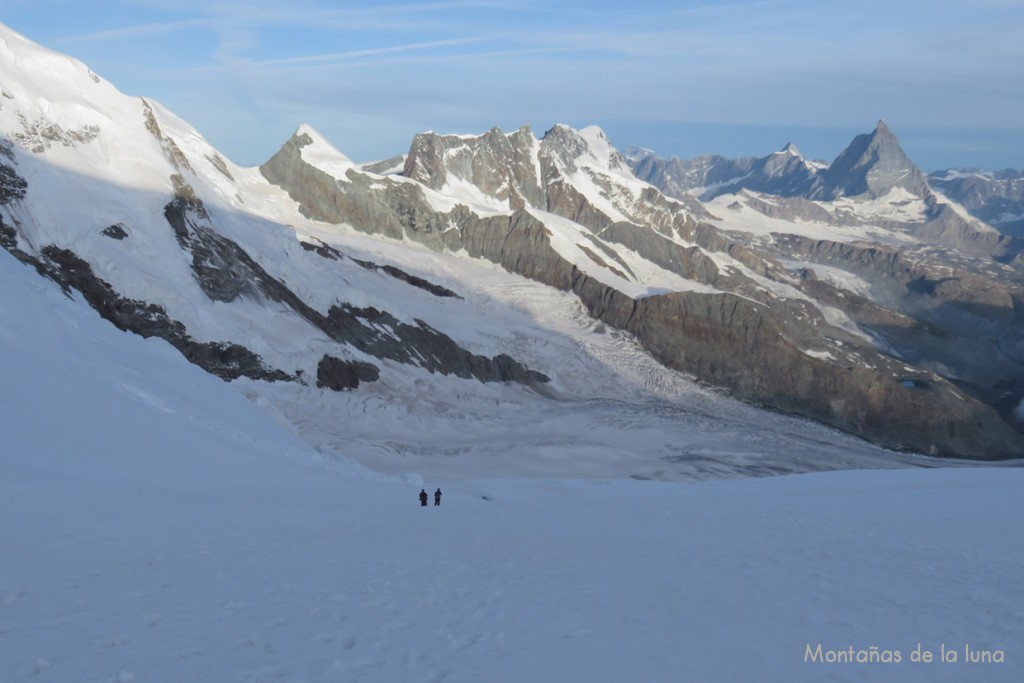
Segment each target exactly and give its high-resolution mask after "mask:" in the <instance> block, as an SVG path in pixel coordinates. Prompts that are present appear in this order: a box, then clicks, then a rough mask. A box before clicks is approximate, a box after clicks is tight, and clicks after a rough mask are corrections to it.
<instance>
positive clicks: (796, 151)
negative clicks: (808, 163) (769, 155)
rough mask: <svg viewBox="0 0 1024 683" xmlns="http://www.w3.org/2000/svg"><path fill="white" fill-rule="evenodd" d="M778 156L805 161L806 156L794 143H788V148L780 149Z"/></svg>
mask: <svg viewBox="0 0 1024 683" xmlns="http://www.w3.org/2000/svg"><path fill="white" fill-rule="evenodd" d="M776 154H787V155H789V156H794V157H799V158H801V159H803V157H804V155H803V154H801V153H800V150H799V149H797V148H796V145H794V144H793V143H792V142H787V143H786V146H785V147H783V148H782V149H780V150H779V151H778V152H776Z"/></svg>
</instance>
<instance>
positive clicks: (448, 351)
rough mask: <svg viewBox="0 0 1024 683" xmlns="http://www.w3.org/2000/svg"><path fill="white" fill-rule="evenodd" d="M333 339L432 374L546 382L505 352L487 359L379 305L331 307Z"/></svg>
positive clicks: (327, 323)
mask: <svg viewBox="0 0 1024 683" xmlns="http://www.w3.org/2000/svg"><path fill="white" fill-rule="evenodd" d="M322 329H324V331H326V332H327V333H328V334H330V336H331V338H333V339H334V340H335V341H338V342H341V343H346V344H351V345H352V346H353V347H354V348H356V349H359V350H360V351H362V352H363V353H366V354H368V355H371V356H375V357H377V358H386V359H389V360H393V361H397V362H399V363H405V364H408V365H416V366H419V367H421V368H424V369H426V370H429V371H430V372H436V373H440V374H442V375H455V376H456V377H462V378H463V379H470V378H475V379H478V380H480V381H481V382H519V383H521V384H533V383H545V382H548V381H550V379H549V378H548V377H547V376H546V375H544V374H543V373H540V372H537V371H535V370H529V369H527V368H526V367H524V366H523V365H522V364H520V363H519V362H517V361H515V360H514V359H512V358H510V357H509V356H506V355H504V354H501V355H498V356H495V357H494V358H488V357H486V356H481V355H478V354H474V353H470V352H469V351H467V350H465V349H463V348H462V347H460V346H459V345H458V344H457V343H456V342H455V341H454V340H453V339H452V338H451V337H449V336H448V335H446V334H444V333H443V332H440V331H438V330H436V329H434V328H433V327H431V326H430V325H428V324H426V323H425V322H423V321H422V320H415V321H414V324H409V323H404V322H401V321H400V320H398V319H397V318H395V317H394V316H393V315H391V314H390V313H387V312H384V311H379V310H377V309H376V308H358V307H355V306H352V305H350V304H343V305H337V306H332V307H331V309H330V311H328V314H327V318H326V321H325V323H324V326H323V327H322Z"/></svg>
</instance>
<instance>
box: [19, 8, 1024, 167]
mask: <svg viewBox="0 0 1024 683" xmlns="http://www.w3.org/2000/svg"><path fill="white" fill-rule="evenodd" d="M8 5H9V7H8V8H7V9H5V13H4V17H3V21H4V22H5V23H6V24H7V25H8V26H10V27H11V28H12V29H14V30H15V31H18V32H19V33H22V34H23V35H25V36H26V37H27V38H29V39H30V40H33V41H35V42H38V43H40V44H42V45H44V46H46V47H48V48H50V49H53V50H57V51H60V52H64V53H66V54H69V55H70V56H72V57H75V58H77V59H79V60H81V61H83V62H85V63H86V64H88V65H89V66H90V67H91V68H92V69H93V70H94V71H96V72H97V73H98V74H100V75H102V76H103V77H104V78H106V79H107V80H109V81H110V82H111V83H113V84H114V85H115V86H116V87H118V88H119V89H120V90H122V91H124V92H126V93H128V94H132V95H145V96H146V97H149V98H152V99H155V100H157V101H159V102H161V103H162V104H164V105H165V106H167V107H168V108H170V109H171V110H172V111H174V112H175V113H177V114H178V115H180V116H182V117H183V118H184V119H186V120H187V121H189V122H190V123H191V124H193V125H194V126H195V127H196V128H197V129H198V130H199V131H200V132H201V133H202V134H203V135H204V136H205V137H206V138H207V139H208V140H210V142H211V143H212V144H213V145H214V146H216V147H217V148H218V149H220V150H221V151H222V152H224V153H225V154H226V155H227V156H229V157H230V158H231V159H233V160H234V161H236V162H238V163H241V164H245V165H256V164H260V163H262V162H263V161H265V160H266V159H268V158H269V157H270V156H271V155H272V154H273V153H274V152H275V151H276V150H277V149H278V147H279V146H280V145H281V144H282V143H283V142H284V141H285V140H287V139H288V137H289V136H290V135H291V134H292V132H293V131H294V130H295V129H296V128H297V127H298V125H299V124H301V123H308V124H310V125H312V126H313V127H314V128H316V129H317V130H319V131H320V132H321V133H323V134H324V136H326V137H327V138H328V139H329V140H331V141H332V143H334V144H335V146H337V147H338V148H339V149H340V150H341V151H343V152H344V153H345V154H347V155H348V156H350V157H351V158H353V159H355V160H358V161H370V160H376V159H381V158H386V157H389V156H393V155H396V154H402V153H404V152H406V151H407V150H408V146H409V143H410V141H411V139H412V137H413V135H415V134H416V133H418V132H422V131H425V130H434V131H437V132H442V133H480V132H484V131H486V130H488V129H490V128H492V127H495V126H497V127H499V128H502V129H503V130H514V129H516V128H518V127H520V126H522V125H524V124H529V125H531V126H532V127H533V129H534V131H535V133H537V134H538V135H540V134H542V133H543V131H544V130H546V129H547V128H549V127H550V126H552V125H554V124H555V123H566V124H569V125H572V126H575V127H583V126H587V125H597V126H600V127H602V128H603V129H604V130H605V131H606V132H607V133H608V134H609V137H610V138H611V140H612V142H613V144H615V145H616V146H617V147H619V148H624V147H627V146H631V145H639V146H643V147H647V148H650V149H652V150H654V151H655V152H657V153H658V154H660V155H662V156H681V157H694V156H700V155H704V154H721V155H723V156H728V157H738V156H763V155H765V154H768V153H770V152H771V151H774V150H777V149H780V148H782V147H783V146H784V145H785V144H786V143H787V142H793V143H794V144H796V146H797V147H799V148H800V150H801V151H802V152H803V153H804V155H805V156H807V157H809V158H814V159H821V160H823V161H831V160H832V159H833V158H835V156H836V155H837V154H839V152H840V151H842V149H843V148H844V147H845V146H846V145H847V144H848V143H849V142H850V140H851V139H852V138H853V136H855V135H857V134H860V133H864V132H868V131H870V130H872V129H873V128H874V126H875V123H876V122H877V121H878V119H885V120H886V121H887V122H888V124H889V125H890V127H891V128H892V129H893V131H894V132H895V133H896V135H897V136H898V137H899V139H900V142H901V144H902V145H903V146H904V148H905V150H906V151H907V153H908V154H909V155H910V157H911V158H912V159H913V160H914V162H915V163H917V164H918V165H919V166H920V167H922V168H923V169H925V170H926V171H931V170H937V169H941V168H948V167H980V168H987V169H993V170H994V169H1002V168H1007V167H1014V168H1021V167H1024V154H1022V153H1021V151H1020V150H1022V149H1024V122H1022V121H1021V120H1020V118H1019V116H1017V115H1016V113H1017V112H1019V111H1022V110H1024V90H1022V89H1021V88H1019V87H1015V85H1014V84H1016V83H1018V82H1019V71H1020V67H1019V65H1020V64H1021V63H1022V62H1024V45H1021V44H1020V41H1019V39H1018V38H1019V34H1020V29H1021V28H1022V27H1024V5H1022V3H1019V2H1009V1H1007V0H986V1H983V2H977V3H971V4H969V5H968V4H965V3H958V2H929V3H925V2H920V1H919V0H911V1H909V2H904V3H899V5H898V6H893V5H891V4H889V3H883V2H880V1H879V0H868V1H867V2H847V1H841V2H835V3H813V2H810V1H809V0H769V1H763V2H731V3H730V2H726V3H721V2H684V3H679V2H667V1H664V0H656V1H653V2H649V3H644V4H643V6H642V7H638V6H626V7H623V6H621V5H619V4H618V3H612V2H607V1H605V0H601V1H598V2H593V1H592V2H587V3H582V2H579V1H578V0H569V1H568V2H563V3H560V4H559V5H558V6H557V7H551V6H549V5H547V4H543V3H537V2H532V1H487V0H452V1H447V2H425V3H407V4H396V3H385V4H378V5H375V6H373V7H370V8H352V7H347V8H344V7H343V8H340V9H339V8H337V7H336V6H335V5H334V4H332V3H328V2H325V1H324V0H300V1H299V2H296V3H292V4H290V5H289V6H287V7H281V6H279V5H277V4H276V3H270V2H263V1H262V0H261V1H257V2H247V3H236V2H230V1H229V2H220V3H213V4H211V3H201V2H197V1H195V0H184V1H182V2H178V1H175V2H170V1H169V0H126V1H123V2H117V3H89V2H85V3H82V2H69V1H67V0H56V1H54V0H42V1H38V0H36V1H33V2H29V1H28V0H12V2H10V3H8Z"/></svg>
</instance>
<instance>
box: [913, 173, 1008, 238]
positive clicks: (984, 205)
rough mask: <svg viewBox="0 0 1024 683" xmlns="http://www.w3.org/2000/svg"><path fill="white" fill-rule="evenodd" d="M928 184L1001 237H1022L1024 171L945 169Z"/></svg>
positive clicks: (932, 177) (931, 176)
mask: <svg viewBox="0 0 1024 683" xmlns="http://www.w3.org/2000/svg"><path fill="white" fill-rule="evenodd" d="M928 183H929V184H930V185H931V186H932V187H934V188H935V189H936V190H939V191H940V192H942V193H943V194H944V195H945V196H947V197H949V198H950V199H952V200H953V201H955V202H958V203H959V204H961V205H963V207H964V208H965V209H967V210H968V211H970V212H971V215H972V216H974V217H975V218H978V219H980V220H983V221H985V222H986V223H988V224H989V225H991V226H993V227H995V228H996V229H998V230H999V231H1000V232H1002V233H1003V234H1006V235H1013V236H1015V237H1024V170H1017V169H1013V168H1007V169H1003V170H1001V171H982V170H979V169H946V170H943V171H936V172H934V173H931V174H929V175H928Z"/></svg>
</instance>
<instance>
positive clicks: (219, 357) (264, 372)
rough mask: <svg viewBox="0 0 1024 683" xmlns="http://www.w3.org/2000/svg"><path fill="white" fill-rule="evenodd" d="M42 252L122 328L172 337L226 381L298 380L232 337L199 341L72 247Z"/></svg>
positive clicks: (61, 274)
mask: <svg viewBox="0 0 1024 683" xmlns="http://www.w3.org/2000/svg"><path fill="white" fill-rule="evenodd" d="M42 256H43V257H44V258H45V259H46V260H47V261H48V262H49V263H51V264H53V266H54V272H55V273H56V275H57V276H58V277H59V278H60V279H61V280H62V281H63V284H64V286H65V287H73V288H75V289H77V290H78V291H79V292H81V293H82V296H83V297H84V298H85V300H86V301H87V302H88V303H89V305H90V306H92V307H93V308H94V309H96V311H97V312H98V313H99V314H100V316H101V317H103V318H104V319H106V320H109V321H110V322H111V323H113V324H114V326H115V327H117V328H118V329H120V330H124V331H127V332H134V333H135V334H138V335H139V336H141V337H160V338H162V339H165V340H167V341H168V342H170V344H171V345H172V346H174V347H175V348H176V349H178V351H180V352H181V354H182V355H183V356H185V357H186V358H187V359H188V360H189V361H191V362H192V363H195V364H196V365H198V366H199V367H201V368H203V369H204V370H206V371H207V372H209V373H211V374H214V375H216V376H218V377H220V378H221V379H224V380H232V379H237V378H238V377H243V376H244V377H250V378H252V379H261V380H266V381H270V382H273V381H288V380H292V379H294V378H293V377H292V376H290V375H288V374H287V373H285V372H282V371H281V370H276V369H274V368H270V367H268V366H267V365H266V364H265V363H264V362H263V359H262V358H260V357H259V356H258V355H257V354H255V353H253V352H252V351H249V350H248V349H246V348H245V347H243V346H240V345H238V344H233V343H229V342H197V341H196V340H194V339H193V338H192V337H191V336H189V335H188V333H187V331H186V329H185V326H184V325H183V324H182V323H180V322H178V321H177V320H174V319H172V318H171V317H169V316H168V315H167V312H166V311H165V310H164V309H163V307H161V306H157V305H156V304H151V303H147V302H145V301H138V300H135V299H128V298H125V297H123V296H121V295H120V294H118V293H117V292H116V291H115V290H114V288H113V287H111V286H110V284H109V283H107V282H105V281H104V280H102V279H100V278H99V277H97V276H96V275H95V274H94V273H93V272H92V267H91V266H90V265H89V264H88V262H86V261H84V260H83V259H81V258H79V257H78V256H77V255H76V254H74V253H73V252H71V251H69V250H67V249H60V248H58V247H55V246H52V245H51V246H47V247H44V248H43V250H42Z"/></svg>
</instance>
